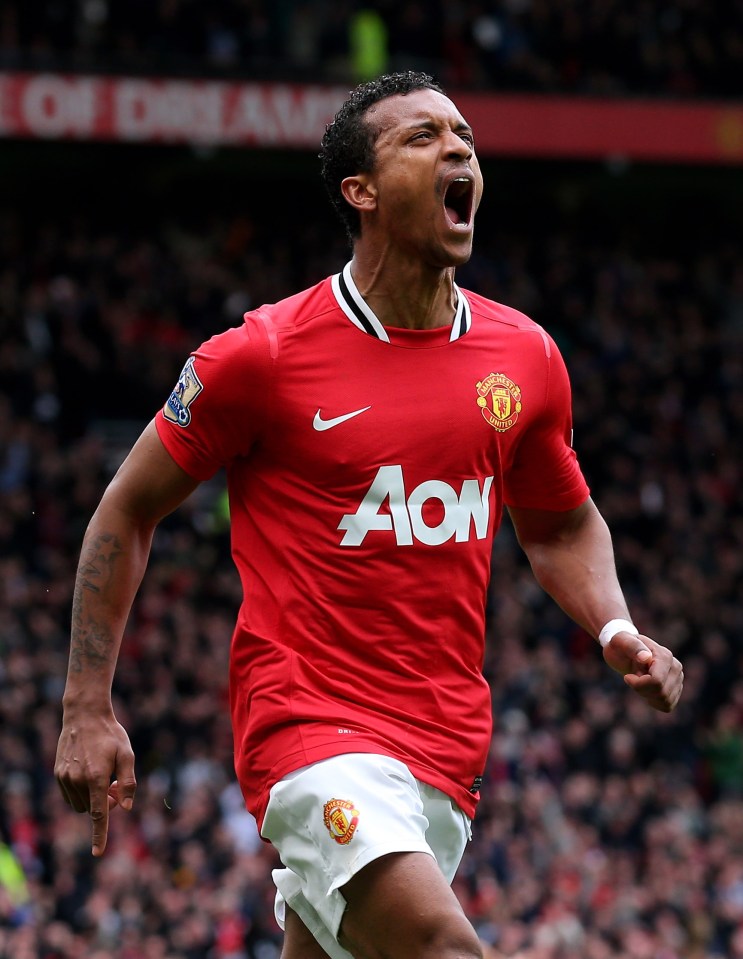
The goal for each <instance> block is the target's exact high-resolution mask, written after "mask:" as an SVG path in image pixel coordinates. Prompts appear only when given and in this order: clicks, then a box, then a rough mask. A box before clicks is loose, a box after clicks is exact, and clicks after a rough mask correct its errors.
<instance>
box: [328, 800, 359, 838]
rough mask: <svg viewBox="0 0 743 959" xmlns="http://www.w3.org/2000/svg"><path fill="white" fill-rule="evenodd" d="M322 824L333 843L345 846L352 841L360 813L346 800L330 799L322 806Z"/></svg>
mask: <svg viewBox="0 0 743 959" xmlns="http://www.w3.org/2000/svg"><path fill="white" fill-rule="evenodd" d="M322 814H323V822H324V823H325V826H326V828H327V830H328V832H329V833H330V835H331V836H332V837H333V839H335V841H336V842H337V843H338V844H339V845H341V846H347V845H348V843H349V842H351V840H352V839H353V834H354V833H355V832H356V827H357V826H358V824H359V816H360V815H361V813H360V812H359V811H358V809H356V807H355V806H354V804H353V803H352V802H349V801H348V800H347V799H330V800H328V802H326V803H325V805H324V806H323V811H322Z"/></svg>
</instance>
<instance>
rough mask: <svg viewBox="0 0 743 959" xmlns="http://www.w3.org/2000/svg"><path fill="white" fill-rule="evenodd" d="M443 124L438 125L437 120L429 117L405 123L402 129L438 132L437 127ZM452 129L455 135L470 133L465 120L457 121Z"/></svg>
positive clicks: (470, 128) (470, 129)
mask: <svg viewBox="0 0 743 959" xmlns="http://www.w3.org/2000/svg"><path fill="white" fill-rule="evenodd" d="M444 125H445V124H444V123H440V122H439V121H438V120H432V119H431V118H430V117H429V118H428V119H425V120H424V119H421V120H412V121H411V122H410V123H407V124H406V125H405V126H404V127H403V130H404V131H408V130H420V129H421V127H422V128H423V129H424V130H432V131H435V130H438V129H439V127H441V126H444ZM452 129H453V130H454V131H455V132H457V133H465V132H466V133H472V127H471V126H470V125H469V123H467V122H466V121H465V120H459V121H458V122H457V123H456V124H455V125H454V127H452Z"/></svg>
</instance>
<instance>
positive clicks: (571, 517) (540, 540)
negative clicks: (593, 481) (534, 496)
mask: <svg viewBox="0 0 743 959" xmlns="http://www.w3.org/2000/svg"><path fill="white" fill-rule="evenodd" d="M508 513H509V516H510V517H511V522H512V523H513V528H514V531H515V533H516V537H517V538H518V541H519V543H520V544H521V546H522V547H523V549H525V550H527V551H528V549H529V547H532V546H540V545H545V546H546V545H550V544H557V543H560V542H565V543H568V542H570V541H572V540H574V539H575V538H576V537H578V536H580V535H582V534H583V533H585V532H586V531H587V530H588V529H602V530H603V529H604V528H605V526H606V524H605V523H604V520H603V519H602V517H601V514H600V513H599V511H598V509H597V508H596V506H595V504H594V502H593V500H592V499H591V498H590V496H589V497H587V498H586V499H585V500H584V501H583V502H582V503H581V504H580V506H577V507H576V508H575V509H568V510H546V509H524V508H520V507H515V506H510V507H509V508H508Z"/></svg>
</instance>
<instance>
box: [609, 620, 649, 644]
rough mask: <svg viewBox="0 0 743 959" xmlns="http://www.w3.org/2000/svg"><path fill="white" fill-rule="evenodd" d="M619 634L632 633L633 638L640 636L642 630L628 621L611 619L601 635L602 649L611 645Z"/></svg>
mask: <svg viewBox="0 0 743 959" xmlns="http://www.w3.org/2000/svg"><path fill="white" fill-rule="evenodd" d="M617 633H632V635H633V636H639V635H640V630H639V629H638V628H637V626H634V625H633V624H632V623H631V622H630V621H629V620H628V619H610V620H609V622H608V623H607V624H606V626H604V628H603V629H602V630H601V632H600V633H599V643H600V644H601V648H602V649H603V647H604V646H606V645H607V644H608V643H610V642H611V641H612V639H614V637H615V636H616V635H617Z"/></svg>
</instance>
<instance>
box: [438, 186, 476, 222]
mask: <svg viewBox="0 0 743 959" xmlns="http://www.w3.org/2000/svg"><path fill="white" fill-rule="evenodd" d="M473 196H474V184H473V182H472V180H471V179H470V178H469V177H466V176H458V177H457V178H456V180H452V182H451V183H450V184H449V186H448V187H447V189H446V194H445V195H444V208H445V210H446V215H447V217H448V218H449V220H450V221H451V223H452V224H453V225H454V226H469V223H470V220H471V219H472V198H473Z"/></svg>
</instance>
